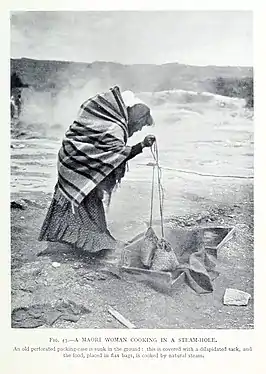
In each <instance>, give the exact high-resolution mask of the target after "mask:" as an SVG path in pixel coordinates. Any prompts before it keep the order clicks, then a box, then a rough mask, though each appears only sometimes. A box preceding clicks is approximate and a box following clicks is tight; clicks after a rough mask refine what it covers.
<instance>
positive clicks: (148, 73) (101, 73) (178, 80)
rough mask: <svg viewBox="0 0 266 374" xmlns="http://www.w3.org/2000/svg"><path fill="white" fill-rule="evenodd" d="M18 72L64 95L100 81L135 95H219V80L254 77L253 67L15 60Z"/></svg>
mask: <svg viewBox="0 0 266 374" xmlns="http://www.w3.org/2000/svg"><path fill="white" fill-rule="evenodd" d="M14 71H16V72H18V73H19V74H20V75H21V77H22V79H23V80H24V81H25V82H26V83H28V84H30V85H32V86H34V88H35V90H41V91H50V90H51V89H52V90H55V91H61V90H62V89H64V88H66V87H69V86H70V87H72V88H79V87H83V86H84V84H85V83H84V82H89V81H92V80H94V79H96V78H97V80H98V81H100V83H101V86H103V87H104V88H107V87H110V86H112V85H113V84H118V85H120V86H121V88H122V89H129V90H133V91H135V92H143V91H149V92H155V91H165V90H173V89H181V90H189V91H197V92H203V91H208V92H212V93H217V88H216V86H217V85H216V83H215V82H216V80H217V78H223V79H225V80H228V79H229V80H232V79H233V80H235V79H238V80H242V79H244V78H248V77H252V75H253V69H252V68H249V67H218V66H203V67H202V66H190V65H182V64H178V63H170V64H163V65H141V64H139V65H122V64H119V63H113V62H93V63H89V64H87V63H78V62H69V61H48V60H47V61H44V60H33V59H27V58H21V59H11V72H14Z"/></svg>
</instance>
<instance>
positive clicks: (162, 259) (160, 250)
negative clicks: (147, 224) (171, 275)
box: [151, 239, 179, 271]
mask: <svg viewBox="0 0 266 374" xmlns="http://www.w3.org/2000/svg"><path fill="white" fill-rule="evenodd" d="M178 265H179V262H178V260H177V257H176V254H175V252H174V250H173V249H172V247H171V245H170V243H169V242H167V241H166V240H165V239H161V240H159V241H158V245H157V247H156V249H155V252H154V256H153V260H152V266H151V270H157V271H174V270H176V269H177V267H178Z"/></svg>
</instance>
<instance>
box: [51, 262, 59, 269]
mask: <svg viewBox="0 0 266 374" xmlns="http://www.w3.org/2000/svg"><path fill="white" fill-rule="evenodd" d="M60 266H61V264H59V262H53V263H52V267H53V268H59V267H60Z"/></svg>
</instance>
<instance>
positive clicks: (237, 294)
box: [223, 288, 251, 306]
mask: <svg viewBox="0 0 266 374" xmlns="http://www.w3.org/2000/svg"><path fill="white" fill-rule="evenodd" d="M250 298H251V295H250V294H249V293H247V292H244V291H240V290H237V289H234V288H227V289H226V290H225V294H224V300H223V302H224V305H237V306H242V305H248V301H249V299H250Z"/></svg>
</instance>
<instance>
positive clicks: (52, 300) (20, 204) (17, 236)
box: [11, 186, 253, 329]
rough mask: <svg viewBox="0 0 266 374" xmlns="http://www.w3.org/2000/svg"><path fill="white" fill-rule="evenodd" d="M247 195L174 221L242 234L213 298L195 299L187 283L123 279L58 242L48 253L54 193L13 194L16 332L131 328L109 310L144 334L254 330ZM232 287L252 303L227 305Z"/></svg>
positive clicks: (228, 249)
mask: <svg viewBox="0 0 266 374" xmlns="http://www.w3.org/2000/svg"><path fill="white" fill-rule="evenodd" d="M248 191H249V192H248V193H246V194H245V195H243V199H242V202H241V203H236V204H230V205H226V204H223V205H221V204H219V205H215V204H214V205H212V206H209V205H207V204H205V208H206V209H204V210H202V212H197V213H195V214H188V215H186V216H183V217H174V216H173V217H171V218H170V222H171V224H172V225H177V226H180V227H183V228H184V227H189V228H193V227H201V226H220V225H226V226H232V227H235V228H236V232H235V236H234V237H233V238H232V239H231V240H230V241H229V242H228V243H227V244H225V246H224V247H223V248H222V249H221V250H220V251H219V253H218V263H217V265H218V266H217V270H218V271H219V273H220V276H219V277H218V278H217V279H216V280H215V281H214V292H213V293H211V294H205V295H198V294H196V293H195V292H194V291H193V290H192V289H191V288H190V287H189V286H188V285H186V283H185V282H182V284H178V285H176V286H175V287H174V288H173V289H172V290H168V291H165V292H162V291H158V290H156V289H154V288H152V287H150V286H148V285H146V284H143V283H140V282H135V281H133V280H128V279H124V278H123V277H122V278H121V275H120V274H119V272H118V271H113V270H114V267H115V268H116V269H118V267H117V266H116V265H115V266H114V265H112V267H111V268H110V261H109V258H108V256H107V257H104V256H100V257H98V258H97V257H94V256H89V255H86V256H85V255H84V254H83V253H75V252H73V251H72V250H71V248H69V247H66V246H64V245H58V244H53V245H50V246H48V249H47V245H46V243H40V242H38V241H37V237H38V232H39V229H40V226H41V224H42V221H43V219H44V216H45V213H46V208H47V205H48V204H49V202H50V199H51V195H47V194H42V193H37V194H36V193H35V194H32V195H31V197H30V198H25V197H24V196H23V195H17V196H14V197H15V198H13V202H12V204H11V217H12V221H11V227H12V246H11V260H12V261H11V264H12V310H13V318H12V320H13V327H36V328H43V327H49V328H124V326H123V325H122V324H120V323H119V322H118V321H117V320H116V319H115V318H114V317H112V316H111V315H110V313H109V312H108V308H109V307H113V308H114V309H115V310H117V311H118V312H120V313H121V314H122V315H123V316H124V317H126V318H127V319H128V320H129V321H131V322H132V323H134V325H135V326H136V327H137V328H185V329H189V328H193V329H199V328H203V329H204V328H208V329H209V328H217V329H250V328H253V195H252V186H249V187H248ZM23 197H24V200H23V199H22V198H23ZM240 200H241V199H240ZM43 251H44V252H43ZM40 252H42V255H41V256H39V255H38V254H39V253H40ZM111 263H112V261H111ZM110 269H112V270H111V271H110ZM226 288H236V289H239V290H242V291H246V292H249V293H250V294H251V296H252V297H251V300H250V301H249V303H248V305H247V306H225V305H223V296H224V292H225V290H226ZM23 308H24V309H23Z"/></svg>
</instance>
